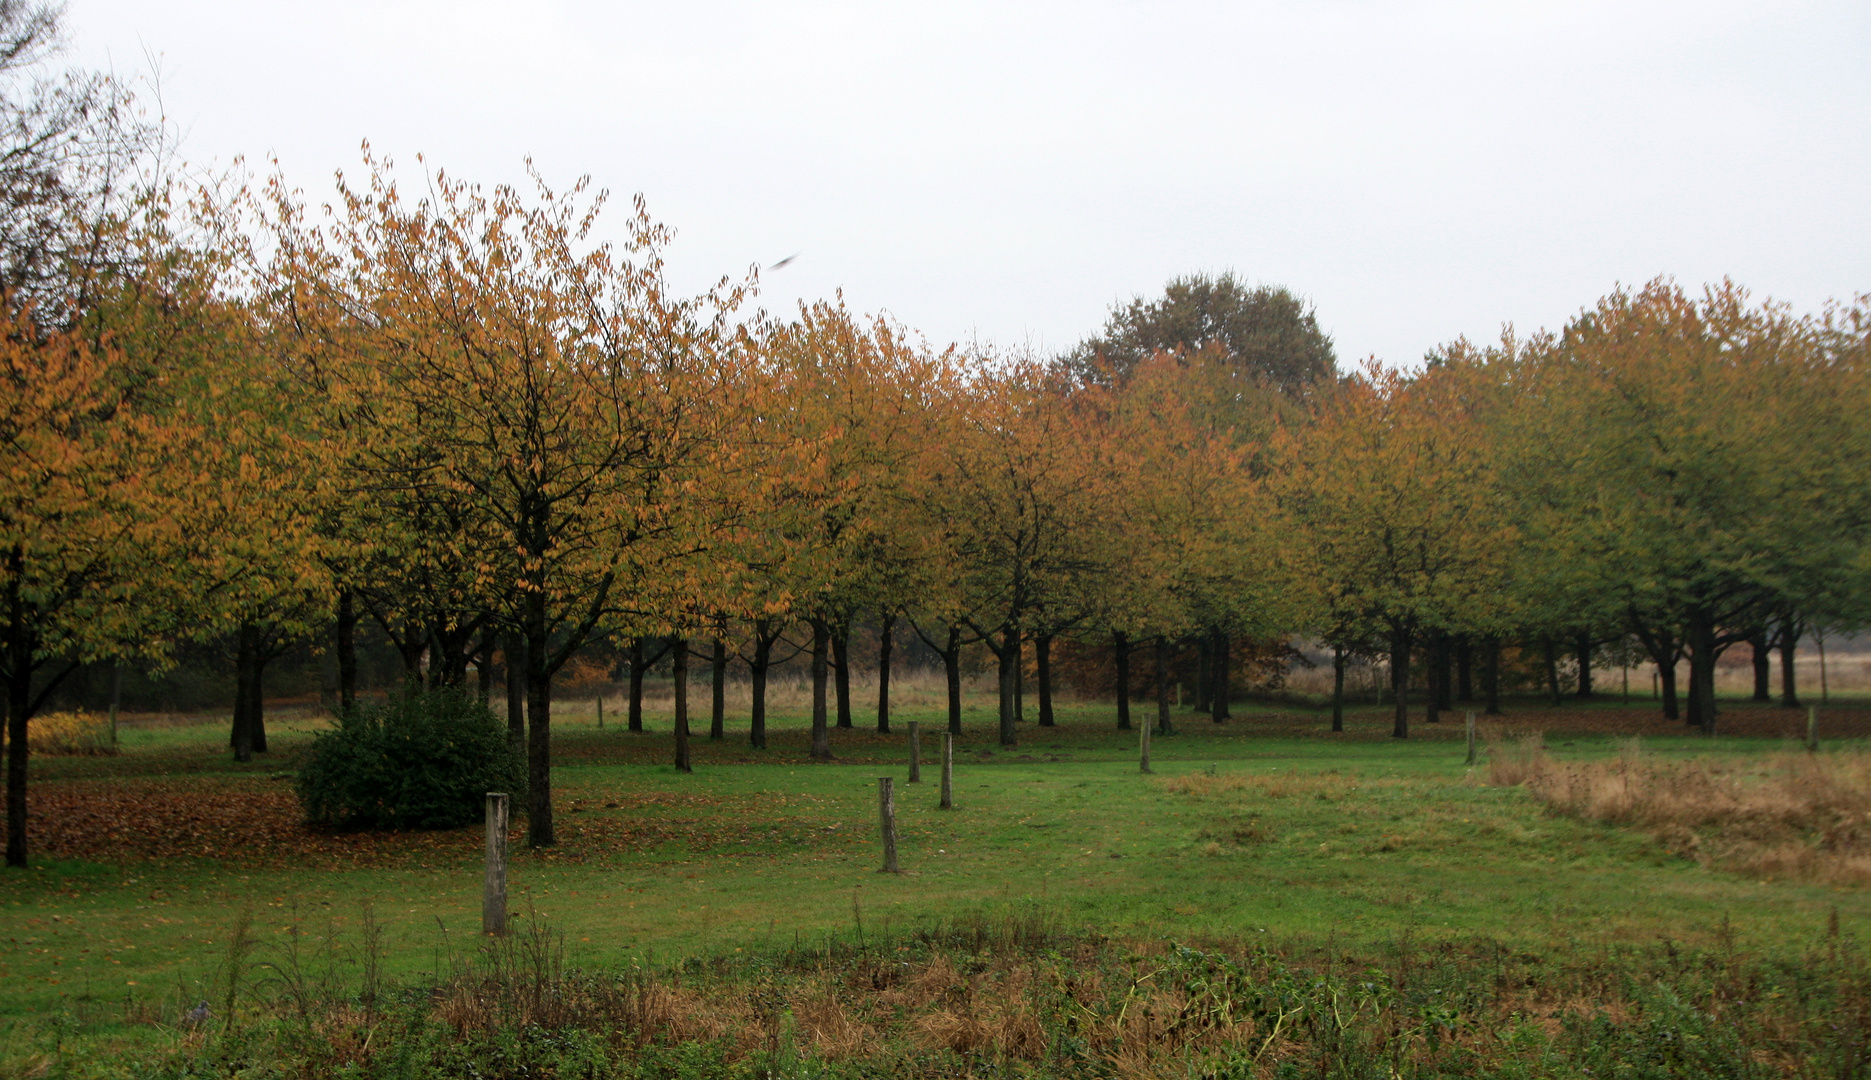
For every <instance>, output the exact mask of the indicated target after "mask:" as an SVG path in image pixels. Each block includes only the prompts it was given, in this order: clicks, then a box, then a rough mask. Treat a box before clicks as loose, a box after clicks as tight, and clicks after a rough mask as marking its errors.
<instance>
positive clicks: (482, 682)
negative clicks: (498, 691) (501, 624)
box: [474, 632, 494, 705]
mask: <svg viewBox="0 0 1871 1080" xmlns="http://www.w3.org/2000/svg"><path fill="white" fill-rule="evenodd" d="M474 682H475V690H476V691H478V692H479V693H480V695H481V704H483V705H485V704H487V703H488V701H489V700H490V699H491V698H492V697H493V696H494V635H493V634H492V633H491V632H489V633H487V634H485V635H483V636H482V638H481V648H480V651H479V652H478V653H476V654H475V657H474Z"/></svg>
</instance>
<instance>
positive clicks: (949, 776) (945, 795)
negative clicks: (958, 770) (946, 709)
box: [941, 731, 955, 810]
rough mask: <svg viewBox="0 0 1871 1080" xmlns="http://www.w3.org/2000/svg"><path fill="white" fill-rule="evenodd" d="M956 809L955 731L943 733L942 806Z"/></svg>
mask: <svg viewBox="0 0 1871 1080" xmlns="http://www.w3.org/2000/svg"><path fill="white" fill-rule="evenodd" d="M941 809H943V810H953V809H955V733H954V732H952V731H944V732H943V733H942V806H941Z"/></svg>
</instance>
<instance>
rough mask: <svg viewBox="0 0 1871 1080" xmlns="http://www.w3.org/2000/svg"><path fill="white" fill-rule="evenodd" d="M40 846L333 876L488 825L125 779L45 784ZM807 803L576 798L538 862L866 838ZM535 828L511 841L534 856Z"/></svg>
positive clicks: (433, 853)
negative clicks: (362, 828) (334, 823)
mask: <svg viewBox="0 0 1871 1080" xmlns="http://www.w3.org/2000/svg"><path fill="white" fill-rule="evenodd" d="M30 800H31V802H30V812H29V817H28V822H29V824H28V839H29V844H30V846H31V848H32V850H33V851H35V852H37V853H41V854H43V855H45V856H48V857H51V858H62V859H84V860H89V861H94V862H134V861H144V860H173V859H208V860H214V861H219V862H230V863H238V864H247V865H266V866H285V865H301V866H302V865H311V866H319V867H324V868H328V869H344V868H351V867H357V868H363V867H381V866H407V865H412V864H414V865H425V866H432V865H446V864H457V863H463V862H469V861H473V860H478V859H479V858H481V855H482V844H483V841H484V838H485V834H484V832H483V829H482V827H481V826H479V825H471V826H466V827H463V828H459V829H442V830H429V831H410V832H333V831H329V830H324V829H316V828H313V827H311V826H309V825H307V824H306V823H305V820H304V815H303V814H302V812H301V811H300V808H299V801H298V798H297V797H296V796H295V795H294V793H293V791H292V788H291V786H290V784H287V783H282V782H274V781H272V780H270V779H267V778H262V777H253V776H231V777H180V778H168V779H154V778H142V777H137V778H128V779H125V778H119V779H115V780H73V781H66V782H62V783H54V784H40V785H38V786H36V787H34V788H33V790H32V791H31V793H30ZM813 802H814V800H812V799H810V798H809V797H806V796H798V795H788V796H766V797H761V798H755V797H753V796H742V797H731V796H716V795H705V794H687V793H682V792H661V791H650V792H632V793H621V792H616V793H611V792H606V791H604V790H603V789H601V788H597V787H584V788H579V789H576V794H571V793H568V794H567V795H566V796H565V797H562V798H560V799H559V800H557V801H556V802H555V810H556V815H555V816H556V822H555V824H556V826H557V833H558V840H559V844H558V846H557V847H556V848H552V849H547V850H546V851H544V852H540V853H537V855H536V856H534V857H540V858H545V859H549V860H551V861H554V862H571V863H580V862H586V861H589V860H592V859H596V858H603V857H607V856H613V855H620V854H632V853H643V852H653V851H655V850H657V849H659V848H662V847H665V846H670V847H672V848H679V849H680V850H682V851H686V852H702V851H712V852H716V853H730V854H738V853H739V852H740V851H746V852H749V853H760V854H768V855H770V854H773V853H775V850H776V849H780V848H790V849H792V850H798V849H799V848H802V847H808V846H809V847H819V846H825V845H829V844H840V845H842V844H845V843H848V842H851V841H852V840H854V839H855V838H856V835H857V830H854V829H851V828H845V827H839V826H837V825H834V826H833V827H831V828H827V827H826V821H825V819H824V816H823V814H822V813H821V814H817V815H814V816H812V817H810V818H806V817H800V816H798V815H799V814H800V813H801V811H802V810H803V811H807V812H810V811H811V809H812V803H813ZM525 839H526V833H525V827H524V825H523V824H516V825H515V827H514V829H513V830H512V833H511V835H510V837H509V840H510V843H511V844H512V850H513V851H515V852H516V853H520V852H523V851H524V850H525V848H524V844H525Z"/></svg>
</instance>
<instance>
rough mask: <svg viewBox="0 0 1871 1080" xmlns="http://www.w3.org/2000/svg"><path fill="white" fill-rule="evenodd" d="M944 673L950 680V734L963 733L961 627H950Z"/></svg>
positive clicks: (943, 659)
mask: <svg viewBox="0 0 1871 1080" xmlns="http://www.w3.org/2000/svg"><path fill="white" fill-rule="evenodd" d="M942 675H943V677H944V678H945V679H946V680H947V682H948V730H949V734H951V735H956V736H959V735H960V734H961V628H960V627H955V626H951V627H949V628H948V647H947V648H945V649H943V650H942Z"/></svg>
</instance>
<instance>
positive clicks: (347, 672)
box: [338, 589, 358, 713]
mask: <svg viewBox="0 0 1871 1080" xmlns="http://www.w3.org/2000/svg"><path fill="white" fill-rule="evenodd" d="M357 619H358V615H357V598H356V597H355V596H353V595H352V593H351V590H349V589H345V590H343V591H342V592H340V593H338V708H339V709H340V710H342V711H344V712H347V713H348V712H350V711H351V710H352V709H353V708H356V707H357Z"/></svg>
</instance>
